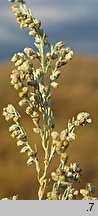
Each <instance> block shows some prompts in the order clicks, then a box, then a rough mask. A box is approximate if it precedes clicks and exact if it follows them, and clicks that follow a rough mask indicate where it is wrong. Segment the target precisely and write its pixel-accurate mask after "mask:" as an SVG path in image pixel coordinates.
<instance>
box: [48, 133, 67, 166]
mask: <svg viewBox="0 0 98 216" xmlns="http://www.w3.org/2000/svg"><path fill="white" fill-rule="evenodd" d="M51 136H52V145H53V146H54V145H55V146H56V152H57V153H58V154H59V155H60V158H61V161H62V162H63V163H66V161H67V159H68V155H67V153H66V152H65V151H66V149H67V147H68V145H69V142H68V141H67V140H66V130H65V131H63V133H62V132H61V134H59V133H57V132H56V131H54V132H52V134H51Z"/></svg>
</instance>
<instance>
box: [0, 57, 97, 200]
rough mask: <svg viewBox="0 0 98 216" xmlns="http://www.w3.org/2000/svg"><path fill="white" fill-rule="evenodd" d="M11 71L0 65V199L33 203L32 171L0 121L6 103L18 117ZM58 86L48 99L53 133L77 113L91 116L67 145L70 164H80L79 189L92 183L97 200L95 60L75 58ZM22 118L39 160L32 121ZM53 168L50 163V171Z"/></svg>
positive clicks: (16, 98) (40, 152)
mask: <svg viewBox="0 0 98 216" xmlns="http://www.w3.org/2000/svg"><path fill="white" fill-rule="evenodd" d="M12 68H13V66H12V65H11V64H10V63H2V64H0V119H1V124H0V139H1V144H0V198H1V197H5V196H9V195H11V196H12V195H13V194H19V198H20V199H34V198H36V197H37V194H36V187H38V185H37V184H36V176H35V174H34V169H32V166H31V167H27V166H26V163H25V162H26V159H27V157H26V156H25V155H20V153H19V149H18V148H17V147H16V145H15V141H14V140H12V138H10V134H9V132H8V126H9V123H6V122H5V120H4V119H3V117H2V108H3V107H5V106H7V104H8V103H12V104H13V105H15V106H16V108H18V110H19V111H20V113H21V114H22V109H21V108H19V107H18V105H17V102H18V101H19V98H18V93H17V92H16V91H15V90H14V89H13V87H12V86H11V85H10V78H9V74H10V73H11V69H12ZM59 82H60V86H59V89H57V90H55V91H54V96H53V98H52V104H53V110H54V114H55V119H56V129H57V130H58V131H61V130H62V129H64V128H65V126H66V122H67V121H68V119H69V118H70V117H72V116H73V115H76V114H77V113H79V112H81V111H87V112H89V113H90V114H91V116H92V120H93V122H92V124H91V125H88V126H86V127H84V128H80V129H78V130H77V132H76V133H77V135H78V139H77V141H76V142H75V143H74V142H73V143H71V145H70V148H69V150H68V152H69V155H70V161H72V162H76V161H79V162H80V163H81V167H82V169H83V176H82V178H81V184H80V185H81V187H85V184H86V183H87V182H91V183H93V184H94V185H96V187H97V196H98V180H97V179H98V143H97V142H98V141H97V140H98V58H97V57H95V58H94V57H87V56H85V57H84V56H79V57H77V56H75V57H74V60H73V61H72V62H71V63H70V64H68V65H67V66H66V67H65V68H63V70H62V75H61V77H60V79H59ZM22 116H23V117H24V119H23V121H22V123H23V126H24V127H25V129H26V130H27V131H28V136H29V141H30V142H31V143H32V144H34V143H37V144H39V154H40V158H42V154H43V153H42V150H41V148H40V142H39V140H38V139H37V137H36V136H35V135H34V134H33V130H32V121H31V119H29V117H27V116H26V114H25V113H24V114H22ZM30 134H32V137H31V136H30ZM55 167H56V162H55V161H54V164H53V165H52V167H51V168H52V169H55Z"/></svg>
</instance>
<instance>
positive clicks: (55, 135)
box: [51, 131, 60, 140]
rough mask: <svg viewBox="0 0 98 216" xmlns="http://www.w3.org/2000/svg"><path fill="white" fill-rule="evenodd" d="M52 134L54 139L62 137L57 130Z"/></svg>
mask: <svg viewBox="0 0 98 216" xmlns="http://www.w3.org/2000/svg"><path fill="white" fill-rule="evenodd" d="M51 136H52V139H53V140H59V139H60V135H59V133H57V132H56V131H53V132H52V133H51Z"/></svg>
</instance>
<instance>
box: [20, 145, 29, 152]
mask: <svg viewBox="0 0 98 216" xmlns="http://www.w3.org/2000/svg"><path fill="white" fill-rule="evenodd" d="M27 150H28V146H24V147H23V148H22V149H21V151H20V153H25V152H26V151H27Z"/></svg>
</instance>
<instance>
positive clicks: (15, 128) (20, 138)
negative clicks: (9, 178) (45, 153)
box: [3, 105, 37, 165]
mask: <svg viewBox="0 0 98 216" xmlns="http://www.w3.org/2000/svg"><path fill="white" fill-rule="evenodd" d="M3 115H4V117H5V119H6V120H7V121H8V120H11V119H12V120H13V121H14V122H15V124H13V125H11V126H10V127H9V131H10V132H11V137H12V138H16V139H17V146H20V147H22V149H21V151H20V152H21V153H25V152H27V155H28V160H27V165H31V164H32V163H33V161H34V158H36V154H37V151H36V148H35V150H34V151H33V150H32V149H31V147H30V146H29V144H28V141H27V135H26V132H25V131H24V129H23V128H22V127H21V126H20V124H19V118H20V115H19V113H18V112H17V111H16V110H15V108H14V107H13V106H12V105H8V107H7V108H4V109H3Z"/></svg>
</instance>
